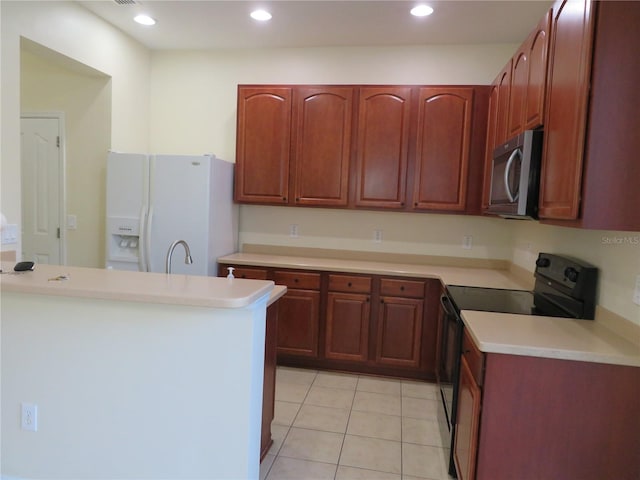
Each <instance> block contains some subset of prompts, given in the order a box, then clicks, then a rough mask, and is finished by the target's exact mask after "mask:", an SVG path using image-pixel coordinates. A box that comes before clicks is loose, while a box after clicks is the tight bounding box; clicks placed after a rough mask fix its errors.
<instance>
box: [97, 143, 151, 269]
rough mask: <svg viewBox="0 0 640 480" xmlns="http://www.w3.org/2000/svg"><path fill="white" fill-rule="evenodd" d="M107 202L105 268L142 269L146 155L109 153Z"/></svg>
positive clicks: (146, 199) (146, 198)
mask: <svg viewBox="0 0 640 480" xmlns="http://www.w3.org/2000/svg"><path fill="white" fill-rule="evenodd" d="M106 203H107V205H106V214H107V218H106V239H105V245H106V252H105V258H106V266H107V267H111V268H115V269H118V270H133V271H136V270H145V268H146V265H145V263H144V251H143V248H142V247H143V243H144V225H145V221H146V212H147V207H148V204H149V159H148V157H147V155H146V154H141V153H118V152H109V155H108V156H107V202H106Z"/></svg>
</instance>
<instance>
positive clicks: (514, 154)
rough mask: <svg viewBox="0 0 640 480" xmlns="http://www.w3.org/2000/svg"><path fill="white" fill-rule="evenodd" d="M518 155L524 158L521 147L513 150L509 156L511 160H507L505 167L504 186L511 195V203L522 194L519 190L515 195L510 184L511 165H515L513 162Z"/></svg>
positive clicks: (509, 195)
mask: <svg viewBox="0 0 640 480" xmlns="http://www.w3.org/2000/svg"><path fill="white" fill-rule="evenodd" d="M516 156H519V157H520V159H522V152H521V151H520V149H519V148H516V149H515V150H514V151H513V152H511V156H510V157H509V160H507V166H506V168H505V169H504V188H505V190H506V191H507V197H509V201H510V202H511V203H513V202H515V201H516V200H518V196H519V195H520V192H519V191H518V192H516V194H515V195H513V193H512V192H511V187H510V186H509V172H510V171H511V167H512V166H513V165H512V164H513V162H514V160H515V159H516Z"/></svg>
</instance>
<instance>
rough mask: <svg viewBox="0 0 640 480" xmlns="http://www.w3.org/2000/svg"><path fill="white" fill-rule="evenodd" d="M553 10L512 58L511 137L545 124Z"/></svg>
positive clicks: (509, 125) (508, 132)
mask: <svg viewBox="0 0 640 480" xmlns="http://www.w3.org/2000/svg"><path fill="white" fill-rule="evenodd" d="M550 22H551V11H549V13H547V14H546V15H545V16H544V17H543V18H542V20H540V22H539V23H538V25H537V26H536V28H534V29H533V31H532V32H531V33H530V34H529V36H528V37H527V39H526V40H525V42H524V43H523V44H522V45H521V46H520V48H519V49H518V51H517V52H516V54H515V55H514V57H513V58H512V70H511V91H510V95H509V124H508V128H507V139H509V138H511V137H514V136H516V135H518V134H520V133H521V132H523V131H524V130H527V129H534V128H537V127H539V126H540V125H542V123H543V116H544V98H545V91H546V79H547V51H548V46H549V28H550Z"/></svg>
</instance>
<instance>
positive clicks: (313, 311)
mask: <svg viewBox="0 0 640 480" xmlns="http://www.w3.org/2000/svg"><path fill="white" fill-rule="evenodd" d="M278 310H279V312H278V354H285V355H301V356H306V357H317V356H318V327H319V321H320V292H314V291H310V290H293V289H291V290H288V291H287V293H286V294H285V295H284V296H283V297H282V298H281V299H280V300H279V305H278Z"/></svg>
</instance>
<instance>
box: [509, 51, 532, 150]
mask: <svg viewBox="0 0 640 480" xmlns="http://www.w3.org/2000/svg"><path fill="white" fill-rule="evenodd" d="M511 61H512V65H513V67H512V70H511V89H510V93H509V114H508V123H507V136H506V137H507V138H506V139H509V138H511V137H515V136H516V135H518V134H519V133H520V132H522V131H523V129H524V128H523V127H524V115H525V113H524V112H525V108H526V105H527V84H528V81H529V48H528V45H527V44H526V42H525V44H524V45H522V46H521V47H520V49H519V50H518V52H517V53H516V55H515V56H514V57H513V58H512V59H511ZM506 139H505V140H506Z"/></svg>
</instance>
